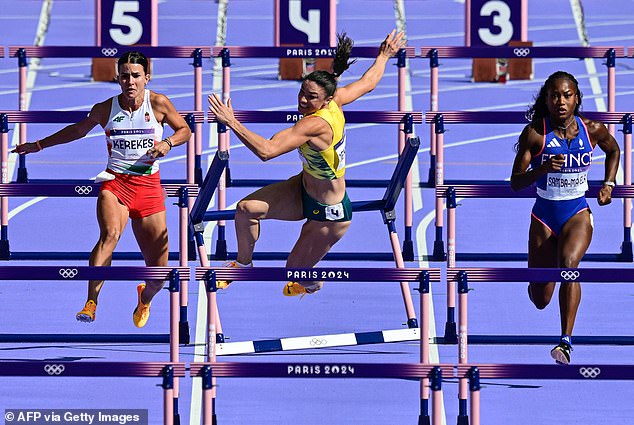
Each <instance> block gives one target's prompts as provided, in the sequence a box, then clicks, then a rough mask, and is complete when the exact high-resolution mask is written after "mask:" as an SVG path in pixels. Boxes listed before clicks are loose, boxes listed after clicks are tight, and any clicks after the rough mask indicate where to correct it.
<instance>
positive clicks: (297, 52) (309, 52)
mask: <svg viewBox="0 0 634 425" xmlns="http://www.w3.org/2000/svg"><path fill="white" fill-rule="evenodd" d="M334 55H335V49H286V56H290V57H293V56H303V57H305V56H308V57H321V56H325V57H332V56H334Z"/></svg>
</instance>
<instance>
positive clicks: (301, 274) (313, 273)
mask: <svg viewBox="0 0 634 425" xmlns="http://www.w3.org/2000/svg"><path fill="white" fill-rule="evenodd" d="M286 278H287V279H289V280H310V279H320V280H323V279H330V280H337V279H340V280H347V279H350V273H349V272H347V271H345V270H286Z"/></svg>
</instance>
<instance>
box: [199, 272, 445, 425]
mask: <svg viewBox="0 0 634 425" xmlns="http://www.w3.org/2000/svg"><path fill="white" fill-rule="evenodd" d="M195 275H196V279H197V280H205V282H206V288H207V330H208V332H207V335H206V347H207V353H206V356H207V363H201V364H200V365H199V367H197V365H196V364H192V365H191V370H192V376H204V379H203V405H204V406H205V407H204V413H203V418H206V419H204V423H211V422H206V421H211V420H212V418H213V423H215V413H214V408H215V406H214V404H215V400H214V399H215V397H216V391H215V376H221V375H214V370H216V369H217V368H218V367H220V368H225V367H227V368H228V369H225V370H229V371H230V372H235V371H241V372H242V373H243V374H236V375H222V376H252V377H253V376H257V377H265V376H269V375H266V373H265V374H260V373H262V372H254V369H248V368H249V367H250V366H245V368H242V363H235V364H232V363H228V364H227V363H217V362H216V359H217V356H218V355H222V353H221V348H220V347H221V344H217V342H219V340H218V335H217V331H218V326H217V322H216V319H217V317H218V306H217V303H216V292H217V287H216V282H217V280H233V281H253V280H256V281H280V280H288V279H294V280H298V281H309V280H315V279H320V280H325V281H333V282H343V281H345V282H385V281H394V282H401V284H402V283H403V282H404V281H406V282H418V283H419V285H420V287H419V288H418V291H419V292H420V294H421V297H420V302H421V329H420V337H419V341H420V347H421V364H415V365H408V366H407V367H409V368H423V369H424V370H425V372H424V373H422V374H421V375H417V376H416V377H417V378H420V379H421V404H420V405H421V411H420V418H421V419H420V420H425V418H427V423H429V406H428V401H429V392H428V391H429V386H428V379H429V378H430V376H429V371H430V370H431V369H433V367H432V366H431V365H429V311H430V309H429V297H430V293H429V289H430V283H431V282H437V281H438V280H439V279H440V269H403V268H394V269H371V268H313V269H294V268H286V269H284V268H275V267H258V268H241V269H236V268H222V267H221V268H214V267H197V268H196V271H195ZM313 338H322V337H321V336H317V337H306V338H303V339H304V344H305V345H304V347H300V346H298V345H296V346H292V345H289V344H288V343H287V342H285V341H283V340H280V348H281V349H282V350H284V349H285V347H284V345H285V344H286V348H287V349H301V348H325V347H327V346H329V347H333V346H342V345H352V344H345V343H343V342H342V340H336V339H335V340H332V341H326V342H325V343H324V344H320V345H318V346H316V345H312V346H311V345H310V343H309V341H310V340H311V339H313ZM378 342H386V341H378ZM378 342H377V343H378ZM387 342H396V341H387ZM232 344H235V343H232ZM239 344H240V343H238V345H239ZM225 365H228V366H225ZM232 365H235V367H233V366H232ZM259 365H260V363H256V364H255V365H254V367H255V368H261V369H259V370H260V371H261V370H264V369H266V368H267V367H268V368H271V369H272V370H276V371H278V372H282V371H287V370H288V371H287V372H285V373H286V374H281V375H277V374H276V375H275V377H311V375H312V377H321V376H325V377H328V376H326V375H327V373H326V372H325V371H326V369H325V365H323V366H320V368H321V369H320V370H321V371H322V372H323V374H322V373H309V374H307V375H308V376H307V375H306V374H303V373H299V374H295V373H291V370H290V369H288V367H289V365H286V364H278V365H275V364H273V365H270V364H269V365H268V366H262V367H261V366H259ZM295 366H296V365H295ZM303 366H304V365H299V367H300V369H299V370H304V369H303ZM372 366H377V365H376V364H374V365H369V366H365V365H359V366H358V367H359V368H364V369H363V370H364V372H363V374H359V375H357V374H356V372H355V371H356V370H357V369H356V367H357V365H354V366H350V365H348V366H346V365H342V364H337V372H338V373H337V374H336V375H335V376H338V377H394V378H396V377H404V376H397V375H391V374H389V375H385V376H383V371H384V370H392V371H393V372H392V373H395V371H396V370H398V369H401V367H405V366H402V365H397V366H392V365H389V364H387V365H386V364H380V365H378V366H377V367H378V368H379V370H381V373H380V374H379V375H376V374H375V375H372V373H373V372H371V371H370V369H369V368H371V367H372ZM342 367H344V368H345V371H344V372H341V371H342V369H341V368H342ZM203 368H206V369H205V370H204V371H203ZM390 368H392V369H390ZM427 368H428V369H427ZM293 370H295V369H293ZM312 370H313V371H314V369H312ZM348 372H351V373H350V374H348ZM439 372H440V370H439V369H438V370H436V372H435V373H434V374H433V376H431V379H432V389H433V390H434V391H440V389H441V388H440V385H441V384H440V380H441V376H440V374H439ZM238 373H239V372H238ZM254 373H255V374H254ZM341 373H343V374H344V375H341ZM333 377H334V376H333ZM437 402H438V400H437V398H436V397H435V398H434V409H436V408H437V406H436V403H437ZM438 407H439V406H438ZM434 423H436V422H434ZM438 423H440V422H438Z"/></svg>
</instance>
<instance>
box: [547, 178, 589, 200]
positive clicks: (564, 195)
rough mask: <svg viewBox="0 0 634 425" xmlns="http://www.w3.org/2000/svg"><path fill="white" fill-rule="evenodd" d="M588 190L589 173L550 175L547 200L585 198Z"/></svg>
mask: <svg viewBox="0 0 634 425" xmlns="http://www.w3.org/2000/svg"><path fill="white" fill-rule="evenodd" d="M587 190H588V175H587V173H548V177H547V179H546V193H545V194H544V195H545V196H543V197H544V198H546V199H552V200H563V199H574V198H579V197H581V196H584V194H585V192H586V191H587Z"/></svg>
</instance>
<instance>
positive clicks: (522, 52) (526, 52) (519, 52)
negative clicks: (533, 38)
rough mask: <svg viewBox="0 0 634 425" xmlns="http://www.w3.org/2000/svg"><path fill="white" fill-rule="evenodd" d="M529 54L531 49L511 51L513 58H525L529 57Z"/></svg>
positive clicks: (518, 48)
mask: <svg viewBox="0 0 634 425" xmlns="http://www.w3.org/2000/svg"><path fill="white" fill-rule="evenodd" d="M530 53H531V49H527V48H520V47H517V48H515V49H513V54H514V55H515V56H519V57H526V56H528V55H530Z"/></svg>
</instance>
